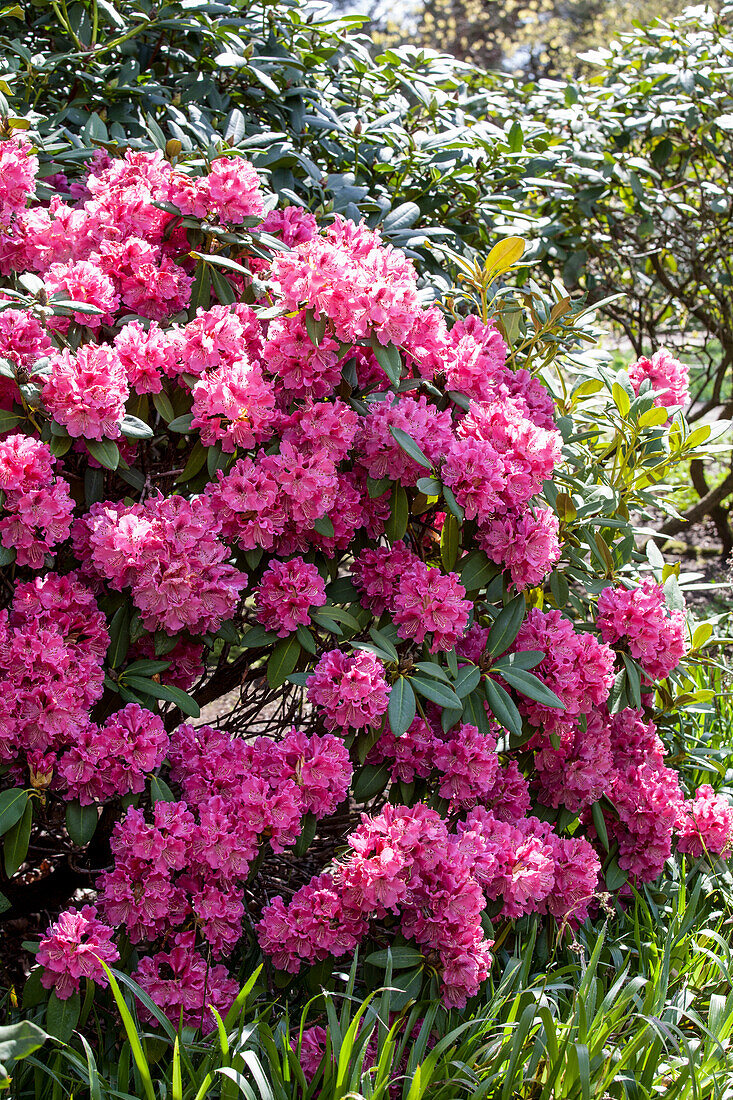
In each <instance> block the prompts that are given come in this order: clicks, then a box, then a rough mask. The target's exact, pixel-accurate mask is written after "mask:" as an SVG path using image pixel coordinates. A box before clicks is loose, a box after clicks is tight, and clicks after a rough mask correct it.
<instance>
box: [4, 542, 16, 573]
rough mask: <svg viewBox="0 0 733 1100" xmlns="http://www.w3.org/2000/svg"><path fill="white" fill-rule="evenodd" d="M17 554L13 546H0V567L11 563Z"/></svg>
mask: <svg viewBox="0 0 733 1100" xmlns="http://www.w3.org/2000/svg"><path fill="white" fill-rule="evenodd" d="M17 556H18V552H17V550H16V549H15V547H14V546H0V569H2V568H3V567H4V566H6V565H12V564H13V562H14V561H15V559H16V557H17Z"/></svg>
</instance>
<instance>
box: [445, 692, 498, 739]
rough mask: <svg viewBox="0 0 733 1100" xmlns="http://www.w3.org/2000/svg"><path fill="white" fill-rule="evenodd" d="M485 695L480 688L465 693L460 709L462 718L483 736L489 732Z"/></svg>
mask: <svg viewBox="0 0 733 1100" xmlns="http://www.w3.org/2000/svg"><path fill="white" fill-rule="evenodd" d="M485 696H486V691H485V690H484V691H481V689H480V688H477V689H476V690H475V691H472V692H471V694H470V695H467V696H466V698H465V699H464V700H463V710H462V711H461V716H462V718H463V720H464V721H465V722H468V723H469V724H470V725H472V726H475V727H476V729H477V730H478V731H479V732H480V733H483V734H484V736H486V735H487V734H489V733H490V732H491V731H490V729H489V719H488V717H487V714H486V707H485V705H484V699H485ZM507 698H508V696H507ZM443 713H444V714H445V713H446V711H443ZM451 713H453V712H451ZM444 728H445V727H444ZM447 728H448V729H450V728H451V727H450V726H448V727H447Z"/></svg>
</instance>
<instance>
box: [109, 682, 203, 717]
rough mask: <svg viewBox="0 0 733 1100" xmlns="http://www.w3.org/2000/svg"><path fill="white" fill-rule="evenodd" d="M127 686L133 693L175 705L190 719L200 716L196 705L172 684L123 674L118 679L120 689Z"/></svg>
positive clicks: (188, 696)
mask: <svg viewBox="0 0 733 1100" xmlns="http://www.w3.org/2000/svg"><path fill="white" fill-rule="evenodd" d="M123 686H127V687H129V688H132V690H133V691H136V692H138V691H139V692H142V693H143V694H145V695H148V696H151V697H152V698H153V699H161V700H163V701H164V702H166V703H175V705H176V706H177V707H178V709H179V710H181V711H182V712H183V713H184V714H187V715H188V716H189V717H190V718H198V717H199V716H200V714H201V710H200V708H199V705H198V703H197V702H196V701H195V700H194V699H192V698H191V696H190V695H187V694H186V692H185V691H182V690H181V688H179V687H174V685H173V684H159V683H157V682H156V681H155V680H148V679H145V678H143V677H142V676H127V675H126V673H123V674H122V676H121V677H120V687H123Z"/></svg>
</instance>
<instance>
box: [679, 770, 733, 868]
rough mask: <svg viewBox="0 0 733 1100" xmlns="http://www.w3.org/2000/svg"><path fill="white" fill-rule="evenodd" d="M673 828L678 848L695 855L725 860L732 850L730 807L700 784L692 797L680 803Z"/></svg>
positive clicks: (732, 812)
mask: <svg viewBox="0 0 733 1100" xmlns="http://www.w3.org/2000/svg"><path fill="white" fill-rule="evenodd" d="M675 831H676V833H677V850H678V851H680V852H688V853H689V854H690V855H691V856H695V857H699V856H701V855H703V854H704V853H710V855H715V856H722V857H723V858H724V859H726V858H727V857H728V856H729V855H730V853H731V851H733V807H732V806H731V804H730V802H729V800H728V799H727V798H725V797H724V796H723V795H719V794H716V793H715V791H714V790H713V788H712V787H711V786H710V785H709V784H708V783H704V784H703V786H702V787H698V789H697V791H696V792H695V797H694V798H692V799H690V800H688V801H686V802H685V803H684V804H683V809H682V813H681V815H680V821H679V823H678V824H677V826H676V829H675Z"/></svg>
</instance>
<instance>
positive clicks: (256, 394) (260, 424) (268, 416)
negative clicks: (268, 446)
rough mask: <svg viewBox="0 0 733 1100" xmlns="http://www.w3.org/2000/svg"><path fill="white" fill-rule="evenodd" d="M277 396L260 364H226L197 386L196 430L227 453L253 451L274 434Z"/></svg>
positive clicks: (195, 397)
mask: <svg viewBox="0 0 733 1100" xmlns="http://www.w3.org/2000/svg"><path fill="white" fill-rule="evenodd" d="M274 407H275V394H274V392H273V389H272V386H271V385H270V384H269V383H268V382H266V381H265V379H264V377H263V375H262V370H261V369H260V367H259V366H258V365H257V364H256V363H250V362H249V361H248V360H246V359H244V358H243V359H240V360H238V361H236V362H234V363H232V364H222V365H221V366H220V367H218V368H217V369H216V370H214V371H212V372H211V373H210V374H207V375H205V376H204V377H203V378H202V379H201V381H200V382H197V383H196V385H195V386H194V387H193V408H192V409H191V412H192V413H193V421H192V423H191V427H192V428H198V429H199V431H200V433H201V442H202V443H203V445H204V446H205V447H212V446H213V445H214V444H215V443H216V442H217V440H218V441H220V442H221V447H222V450H223V451H229V452H231V451H235V450H237V448H240V449H242V450H245V451H246V450H249V449H250V447H253V446H254V444H255V443H261V442H262V441H263V440H265V439H268V438H269V436H270V435H271V434H272V424H273V419H274V418H273V409H274Z"/></svg>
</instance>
